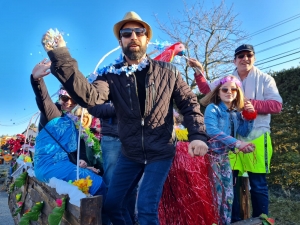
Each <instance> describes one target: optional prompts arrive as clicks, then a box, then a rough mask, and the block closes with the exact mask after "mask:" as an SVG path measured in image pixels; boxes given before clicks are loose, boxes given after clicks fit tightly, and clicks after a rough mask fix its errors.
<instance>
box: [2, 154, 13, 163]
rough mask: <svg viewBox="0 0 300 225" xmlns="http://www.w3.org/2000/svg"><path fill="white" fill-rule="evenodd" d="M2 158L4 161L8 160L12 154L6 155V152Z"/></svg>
mask: <svg viewBox="0 0 300 225" xmlns="http://www.w3.org/2000/svg"><path fill="white" fill-rule="evenodd" d="M3 159H4V161H5V162H8V161H10V160H12V155H8V154H7V155H4V156H3Z"/></svg>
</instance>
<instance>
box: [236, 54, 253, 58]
mask: <svg viewBox="0 0 300 225" xmlns="http://www.w3.org/2000/svg"><path fill="white" fill-rule="evenodd" d="M245 55H246V56H247V57H248V59H251V58H252V57H253V56H254V54H251V53H248V54H240V55H237V58H239V59H243V58H244V57H245Z"/></svg>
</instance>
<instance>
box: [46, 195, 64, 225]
mask: <svg viewBox="0 0 300 225" xmlns="http://www.w3.org/2000/svg"><path fill="white" fill-rule="evenodd" d="M65 208H66V199H65V198H62V205H61V207H58V206H57V207H55V208H54V209H53V211H52V212H51V213H50V214H49V216H48V222H49V225H59V224H60V221H61V219H62V217H63V215H64V212H65Z"/></svg>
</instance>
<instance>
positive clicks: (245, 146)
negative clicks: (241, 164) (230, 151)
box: [238, 141, 255, 153]
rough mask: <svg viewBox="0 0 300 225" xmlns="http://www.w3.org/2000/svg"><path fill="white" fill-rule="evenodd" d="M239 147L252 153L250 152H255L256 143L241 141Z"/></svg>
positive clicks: (242, 150) (245, 151)
mask: <svg viewBox="0 0 300 225" xmlns="http://www.w3.org/2000/svg"><path fill="white" fill-rule="evenodd" d="M238 149H239V150H240V151H241V152H243V153H250V152H253V151H254V150H255V145H254V144H252V143H249V142H243V141H241V144H240V146H239V147H238Z"/></svg>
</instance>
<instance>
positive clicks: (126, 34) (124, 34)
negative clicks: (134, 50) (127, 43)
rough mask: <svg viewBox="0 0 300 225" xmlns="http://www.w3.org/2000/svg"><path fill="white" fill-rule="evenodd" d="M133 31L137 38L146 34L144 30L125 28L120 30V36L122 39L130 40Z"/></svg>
mask: <svg viewBox="0 0 300 225" xmlns="http://www.w3.org/2000/svg"><path fill="white" fill-rule="evenodd" d="M133 31H134V33H135V34H136V36H138V37H141V36H144V35H145V34H146V28H125V29H122V30H120V35H121V37H124V38H130V37H131V35H132V32H133Z"/></svg>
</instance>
